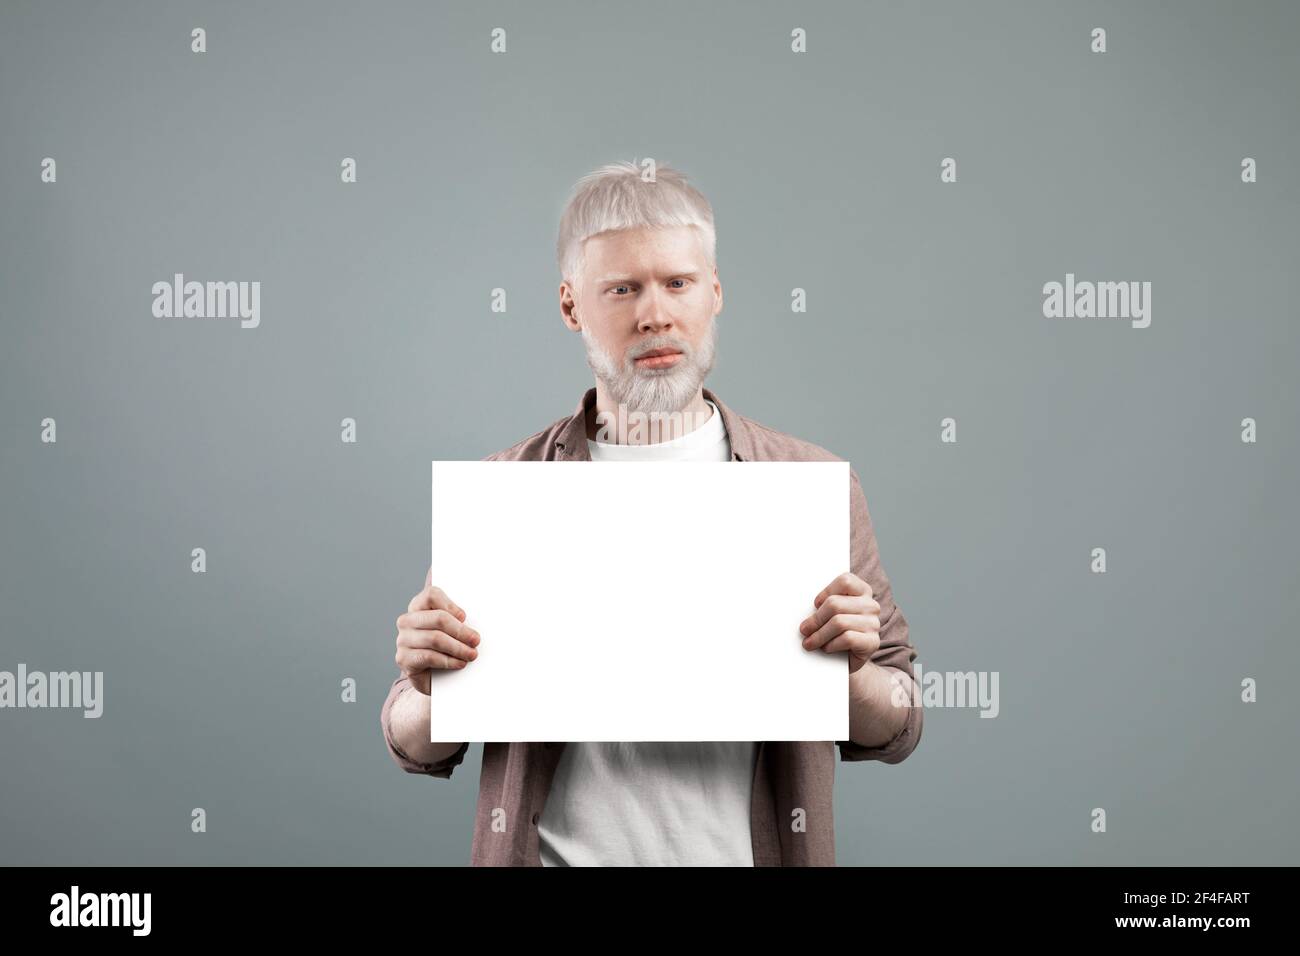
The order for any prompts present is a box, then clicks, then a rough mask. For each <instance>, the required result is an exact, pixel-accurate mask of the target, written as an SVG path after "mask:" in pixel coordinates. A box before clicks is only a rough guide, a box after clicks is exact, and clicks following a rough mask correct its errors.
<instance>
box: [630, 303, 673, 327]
mask: <svg viewBox="0 0 1300 956" xmlns="http://www.w3.org/2000/svg"><path fill="white" fill-rule="evenodd" d="M672 327H673V317H672V316H671V315H670V314H669V312H668V309H667V308H666V307H665V306H664V304H663V303H661V302H660V301H659V300H658V299H653V300H651V301H649V302H646V304H645V306H644V308H642V310H641V315H640V316H638V318H637V323H636V328H637V331H638V332H651V333H655V334H658V333H661V332H667V331H668V330H669V329H671V328H672Z"/></svg>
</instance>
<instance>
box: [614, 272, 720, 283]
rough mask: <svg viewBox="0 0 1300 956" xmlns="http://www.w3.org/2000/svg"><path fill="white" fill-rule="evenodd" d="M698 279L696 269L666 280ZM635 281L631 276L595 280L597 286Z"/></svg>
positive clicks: (669, 275) (670, 274) (676, 274)
mask: <svg viewBox="0 0 1300 956" xmlns="http://www.w3.org/2000/svg"><path fill="white" fill-rule="evenodd" d="M699 277H700V273H699V270H697V269H683V270H682V271H681V272H673V273H669V274H668V275H667V276H666V278H669V279H698V278H699ZM635 281H636V279H634V278H632V277H631V276H603V277H601V278H599V279H597V280H596V284H597V285H604V284H605V283H607V282H635Z"/></svg>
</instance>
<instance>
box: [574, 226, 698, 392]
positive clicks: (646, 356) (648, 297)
mask: <svg viewBox="0 0 1300 956" xmlns="http://www.w3.org/2000/svg"><path fill="white" fill-rule="evenodd" d="M575 281H576V282H577V283H578V286H577V288H576V289H569V287H568V285H567V283H566V284H565V285H562V286H561V287H560V288H561V302H562V308H563V311H564V313H565V323H566V324H568V325H569V326H570V328H577V327H581V329H582V337H583V340H584V341H585V342H586V345H587V362H588V364H589V365H590V366H591V369H592V371H593V372H595V374H596V378H597V379H599V380H600V382H601V383H602V384H603V385H604V386H605V389H606V390H607V391H608V392H609V395H610V397H611V398H612V399H613V400H614V401H615V402H617V403H619V404H622V405H625V406H626V407H627V409H628V410H629V411H640V412H652V411H659V412H672V411H678V410H680V409H683V408H685V407H686V405H688V404H689V403H690V401H691V399H692V398H693V397H694V396H695V395H696V393H697V392H698V390H699V388H700V385H701V384H702V383H703V381H704V378H705V376H707V375H708V374H709V371H710V370H711V369H712V368H713V357H714V349H715V345H716V339H717V323H716V321H715V316H717V314H718V313H719V312H721V311H722V286H721V284H720V283H719V282H718V274H717V270H716V269H711V268H710V267H709V265H708V262H707V260H706V258H705V255H704V247H703V242H702V240H701V238H700V235H699V233H698V232H697V231H696V230H695V229H694V228H692V227H690V226H675V227H671V228H662V229H628V230H620V231H616V232H607V233H602V234H601V235H598V236H593V237H591V238H590V239H588V240H587V242H586V246H585V259H584V264H583V273H582V276H581V277H580V278H578V279H576V280H575ZM566 290H567V291H568V293H569V294H568V295H566ZM570 306H572V308H570Z"/></svg>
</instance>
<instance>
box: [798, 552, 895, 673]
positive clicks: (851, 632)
mask: <svg viewBox="0 0 1300 956" xmlns="http://www.w3.org/2000/svg"><path fill="white" fill-rule="evenodd" d="M813 607H815V608H816V609H817V610H816V611H814V612H813V613H812V615H811V616H810V617H808V618H806V619H805V620H804V622H803V623H802V624H800V625H799V633H800V634H802V635H803V636H804V638H803V646H804V649H805V650H809V651H815V650H821V651H825V652H826V653H828V654H829V653H833V652H835V651H848V652H849V673H850V674H853V673H856V672H857V671H858V670H859V669H860V668H861V667H862V665H864V664H867V663H869V662H870V661H871V655H872V654H874V653H876V651H877V650H879V649H880V604H879V603H878V602H877V601H876V599H875V598H874V597H872V595H871V585H870V584H868V583H867V582H866V581H864V580H862V578H860V577H858V576H857V575H856V574H854V573H853V572H851V571H845V572H844V573H843V574H841V575H840V576H839V577H837V578H836V579H835V580H834V581H832V582H831V583H830V584H828V585H826V587H824V588H823V589H822V592H821V593H820V594H818V595H817V597H815V598H814V599H813Z"/></svg>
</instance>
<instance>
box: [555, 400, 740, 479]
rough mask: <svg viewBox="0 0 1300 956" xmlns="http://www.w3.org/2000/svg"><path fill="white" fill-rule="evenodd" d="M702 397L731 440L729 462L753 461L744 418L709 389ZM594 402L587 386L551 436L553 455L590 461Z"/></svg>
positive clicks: (571, 459) (565, 459) (568, 459)
mask: <svg viewBox="0 0 1300 956" xmlns="http://www.w3.org/2000/svg"><path fill="white" fill-rule="evenodd" d="M703 392H704V397H705V398H706V399H708V400H709V401H711V402H712V403H713V404H714V405H717V406H718V411H720V412H721V413H722V424H723V425H725V426H726V428H727V441H728V442H730V443H731V460H732V461H753V457H754V446H753V444H752V443H751V442H750V440H749V429H748V428H746V427H745V423H744V420H743V419H742V418H741V417H740V416H739V415H738V414H736V413H735V412H733V411H732V410H731V409H730V408H728V407H727V406H726V404H725V403H724V402H723V401H722V399H720V398H718V396H717V395H715V394H714V393H713V392H712V391H710V390H709V389H707V388H706V389H704V390H703ZM595 404H596V389H595V387H594V386H593V387H592V388H589V389H587V391H586V393H585V394H584V395H583V396H582V399H581V400H580V401H579V402H578V407H577V409H576V410H575V411H574V413H573V415H572V416H571V417H570V418H569V420H568V421H567V422H565V423H564V427H563V428H561V429H560V434H559V435H558V436H557V437H556V439H555V457H556V458H558V459H560V460H563V461H591V453H590V452H589V451H588V450H587V412H588V410H590V409H591V408H593V407H594V406H595Z"/></svg>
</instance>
